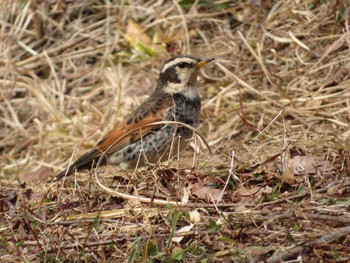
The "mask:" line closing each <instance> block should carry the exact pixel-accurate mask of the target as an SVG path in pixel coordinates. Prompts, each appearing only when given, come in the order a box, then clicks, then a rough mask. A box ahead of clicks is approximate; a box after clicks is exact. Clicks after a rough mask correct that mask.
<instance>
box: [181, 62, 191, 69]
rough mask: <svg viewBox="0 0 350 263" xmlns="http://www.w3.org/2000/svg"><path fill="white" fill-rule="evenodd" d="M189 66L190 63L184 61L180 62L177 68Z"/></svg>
mask: <svg viewBox="0 0 350 263" xmlns="http://www.w3.org/2000/svg"><path fill="white" fill-rule="evenodd" d="M189 67H191V64H189V63H186V62H181V63H179V68H189Z"/></svg>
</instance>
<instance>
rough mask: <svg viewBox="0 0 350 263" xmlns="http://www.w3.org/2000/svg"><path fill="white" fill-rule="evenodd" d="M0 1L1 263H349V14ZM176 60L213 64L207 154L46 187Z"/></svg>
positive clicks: (339, 8)
mask: <svg viewBox="0 0 350 263" xmlns="http://www.w3.org/2000/svg"><path fill="white" fill-rule="evenodd" d="M0 5H1V10H2V16H1V19H0V27H1V29H2V34H3V37H2V38H1V40H0V52H1V54H2V58H3V60H2V61H1V63H0V75H1V76H0V83H1V89H0V112H1V114H0V129H1V134H0V152H1V156H0V158H1V159H0V179H1V181H0V185H1V186H0V213H1V216H0V231H1V237H2V239H1V247H0V258H1V261H2V262H13V261H23V260H26V261H42V260H62V261H72V260H76V259H77V257H78V256H77V255H80V258H79V259H81V260H85V261H101V262H104V261H111V260H113V261H126V260H128V261H140V262H145V261H147V260H149V261H152V262H153V261H154V262H156V261H158V262H159V261H174V260H182V261H187V262H198V261H202V262H221V261H222V262H227V261H232V262H283V261H288V260H299V261H302V262H319V261H325V262H348V261H349V249H348V248H349V238H348V233H349V226H348V225H349V222H350V214H349V196H350V187H349V186H350V180H349V174H350V168H349V165H350V159H349V151H350V147H349V145H350V144H349V137H350V133H349V108H350V106H349V97H350V92H349V87H350V86H349V83H350V74H349V71H348V68H349V62H350V60H349V56H348V53H349V41H348V39H349V25H348V23H349V17H348V16H349V7H348V6H347V5H346V1H315V0H309V1H214V2H212V3H210V4H209V3H205V2H204V1H179V2H177V1H157V0H155V1H136V2H130V1H129V2H128V1H127V2H125V3H124V2H120V1H110V2H106V3H103V4H102V3H101V2H100V1H95V0H88V1H84V2H74V1H73V2H72V1H66V0H54V1H44V2H42V1H25V2H20V1H3V2H2V3H1V4H0ZM177 53H192V54H195V55H199V56H213V57H215V58H216V62H215V64H214V63H213V64H212V65H208V67H207V68H205V69H203V71H202V72H201V74H200V82H199V83H200V86H201V88H200V93H201V96H202V121H201V125H200V127H199V129H198V132H199V133H200V134H201V135H202V136H203V138H205V139H206V140H207V143H208V144H209V145H210V148H211V151H212V155H210V154H209V153H208V152H207V151H206V150H205V149H201V148H200V147H199V144H198V142H197V144H196V143H195V142H194V143H193V144H191V146H192V147H189V148H188V149H187V151H186V152H185V153H184V154H182V155H181V156H180V158H179V159H175V160H170V161H169V162H167V163H163V164H158V165H155V166H151V167H148V168H147V169H143V170H136V171H121V170H120V169H119V168H117V167H103V168H102V167H101V168H100V169H99V171H98V172H97V174H95V171H85V172H79V173H76V174H74V175H72V176H71V177H69V178H65V179H63V180H62V181H60V182H58V183H56V184H48V183H47V179H48V178H49V177H51V176H52V175H53V174H55V173H56V172H58V171H60V170H63V169H65V168H66V167H67V165H68V161H69V160H70V158H72V159H75V158H76V157H77V156H78V155H79V154H81V153H83V152H85V151H86V150H87V149H88V148H90V147H91V146H93V145H94V143H95V142H96V141H98V140H99V139H100V138H101V137H102V136H103V135H104V134H105V133H106V132H107V131H108V130H110V129H111V128H112V127H113V126H114V125H115V124H116V123H117V122H119V121H121V120H122V119H123V118H124V117H125V116H127V114H128V113H129V112H130V111H131V110H132V109H133V108H135V107H136V106H137V105H138V104H139V103H140V102H141V101H142V100H144V99H145V98H146V97H147V96H145V94H148V92H149V91H151V89H152V88H153V87H154V86H155V83H156V78H157V74H158V73H159V68H160V66H161V65H162V63H163V61H165V60H166V59H168V58H169V57H170V56H172V55H174V54H177ZM198 149H199V150H198ZM232 152H234V155H233V154H232ZM96 175H97V176H96ZM96 179H98V181H97V180H96ZM115 193H122V194H123V195H122V196H121V195H116V194H115ZM130 197H132V198H130ZM160 201H161V202H160Z"/></svg>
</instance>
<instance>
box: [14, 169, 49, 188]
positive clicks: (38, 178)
mask: <svg viewBox="0 0 350 263" xmlns="http://www.w3.org/2000/svg"><path fill="white" fill-rule="evenodd" d="M52 176H54V173H53V172H52V170H51V169H49V168H47V167H40V168H39V169H38V170H36V171H31V172H28V171H24V172H21V173H20V174H19V175H18V178H19V180H20V182H21V183H26V184H32V183H38V182H45V181H47V179H48V178H50V177H52Z"/></svg>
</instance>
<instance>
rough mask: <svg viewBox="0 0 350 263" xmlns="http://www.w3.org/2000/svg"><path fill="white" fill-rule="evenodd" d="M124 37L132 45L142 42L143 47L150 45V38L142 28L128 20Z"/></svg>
mask: <svg viewBox="0 0 350 263" xmlns="http://www.w3.org/2000/svg"><path fill="white" fill-rule="evenodd" d="M125 37H126V38H127V40H128V41H129V42H132V43H133V44H136V43H137V42H142V43H143V44H144V45H150V44H151V43H152V40H151V38H150V37H149V36H148V35H147V34H146V33H145V32H144V30H143V29H142V27H141V26H140V25H139V24H137V23H136V22H135V21H134V20H132V19H128V24H127V26H126V32H125Z"/></svg>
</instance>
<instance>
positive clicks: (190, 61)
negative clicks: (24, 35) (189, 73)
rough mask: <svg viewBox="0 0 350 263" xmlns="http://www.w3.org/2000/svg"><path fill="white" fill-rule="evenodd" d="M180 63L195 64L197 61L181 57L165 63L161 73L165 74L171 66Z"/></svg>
mask: <svg viewBox="0 0 350 263" xmlns="http://www.w3.org/2000/svg"><path fill="white" fill-rule="evenodd" d="M180 62H185V63H190V64H191V63H196V62H197V61H196V60H194V59H192V58H186V57H181V58H175V59H174V60H172V61H170V62H168V63H166V64H165V65H164V67H163V69H162V72H165V71H166V70H167V69H168V68H171V67H172V66H174V65H176V64H178V63H180Z"/></svg>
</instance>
